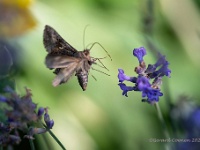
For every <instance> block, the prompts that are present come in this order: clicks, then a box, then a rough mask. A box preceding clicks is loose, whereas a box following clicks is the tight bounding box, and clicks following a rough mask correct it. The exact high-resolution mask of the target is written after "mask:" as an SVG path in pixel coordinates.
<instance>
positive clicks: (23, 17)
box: [0, 0, 36, 37]
mask: <svg viewBox="0 0 200 150" xmlns="http://www.w3.org/2000/svg"><path fill="white" fill-rule="evenodd" d="M32 1H33V0H0V37H14V36H18V35H21V34H23V33H25V32H26V31H28V30H29V29H32V28H33V27H35V26H36V20H35V18H34V17H33V15H32V13H31V12H30V11H29V9H28V6H30V4H31V2H32Z"/></svg>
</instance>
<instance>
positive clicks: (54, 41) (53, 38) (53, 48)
mask: <svg viewBox="0 0 200 150" xmlns="http://www.w3.org/2000/svg"><path fill="white" fill-rule="evenodd" d="M43 44H44V46H45V48H46V50H47V52H48V53H49V54H52V55H67V56H74V54H75V53H77V50H76V49H75V48H73V47H72V46H71V45H70V44H69V43H67V42H66V41H65V40H64V39H63V38H62V37H61V36H60V35H59V34H58V33H57V32H56V30H54V29H53V28H52V27H50V26H48V25H46V26H45V29H44V34H43Z"/></svg>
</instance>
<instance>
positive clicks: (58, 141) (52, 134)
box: [43, 124, 66, 150]
mask: <svg viewBox="0 0 200 150" xmlns="http://www.w3.org/2000/svg"><path fill="white" fill-rule="evenodd" d="M43 126H44V127H45V128H46V129H47V131H48V132H49V134H50V135H51V136H52V137H53V138H54V140H55V141H56V142H57V143H58V145H60V147H61V148H62V149H63V150H66V148H65V147H64V145H63V144H62V143H61V142H60V140H59V139H58V138H57V137H56V136H55V134H54V133H53V132H52V131H51V130H50V129H48V128H47V126H46V125H44V124H43Z"/></svg>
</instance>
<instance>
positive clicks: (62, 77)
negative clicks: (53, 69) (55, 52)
mask: <svg viewBox="0 0 200 150" xmlns="http://www.w3.org/2000/svg"><path fill="white" fill-rule="evenodd" d="M77 65H78V63H77V62H73V63H70V64H69V65H68V67H66V68H62V69H60V70H59V72H58V74H57V76H56V77H55V78H54V80H53V82H52V84H53V86H58V85H60V84H62V83H65V82H67V81H68V80H69V79H70V77H71V76H72V75H73V74H74V73H75V71H76V68H77Z"/></svg>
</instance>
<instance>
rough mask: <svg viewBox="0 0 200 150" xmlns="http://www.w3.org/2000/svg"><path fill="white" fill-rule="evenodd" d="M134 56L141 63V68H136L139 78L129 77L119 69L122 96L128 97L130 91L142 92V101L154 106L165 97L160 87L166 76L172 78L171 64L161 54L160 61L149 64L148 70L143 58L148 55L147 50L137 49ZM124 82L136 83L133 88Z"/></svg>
mask: <svg viewBox="0 0 200 150" xmlns="http://www.w3.org/2000/svg"><path fill="white" fill-rule="evenodd" d="M133 55H134V56H136V57H137V59H138V61H139V66H136V67H135V72H136V74H138V75H137V77H129V76H127V75H125V74H124V70H122V69H118V71H119V73H118V79H119V82H120V83H119V84H118V85H119V86H120V88H121V90H122V91H123V92H122V95H125V96H126V97H127V96H128V95H127V93H128V92H129V91H140V92H141V93H142V98H143V99H142V101H143V102H148V103H149V104H153V103H156V102H158V101H159V98H160V97H161V96H163V93H162V92H161V91H160V86H161V84H162V78H163V77H164V76H167V77H170V74H171V70H170V69H169V68H168V66H169V62H168V61H167V60H166V58H165V56H163V55H161V54H159V58H158V61H157V62H156V63H155V64H154V65H152V64H149V65H148V67H147V68H146V65H145V64H146V63H145V62H144V60H143V57H144V56H145V55H146V50H145V48H144V47H139V48H135V49H134V50H133ZM124 81H129V82H132V83H134V85H133V86H126V84H124V83H123V82H124Z"/></svg>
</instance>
